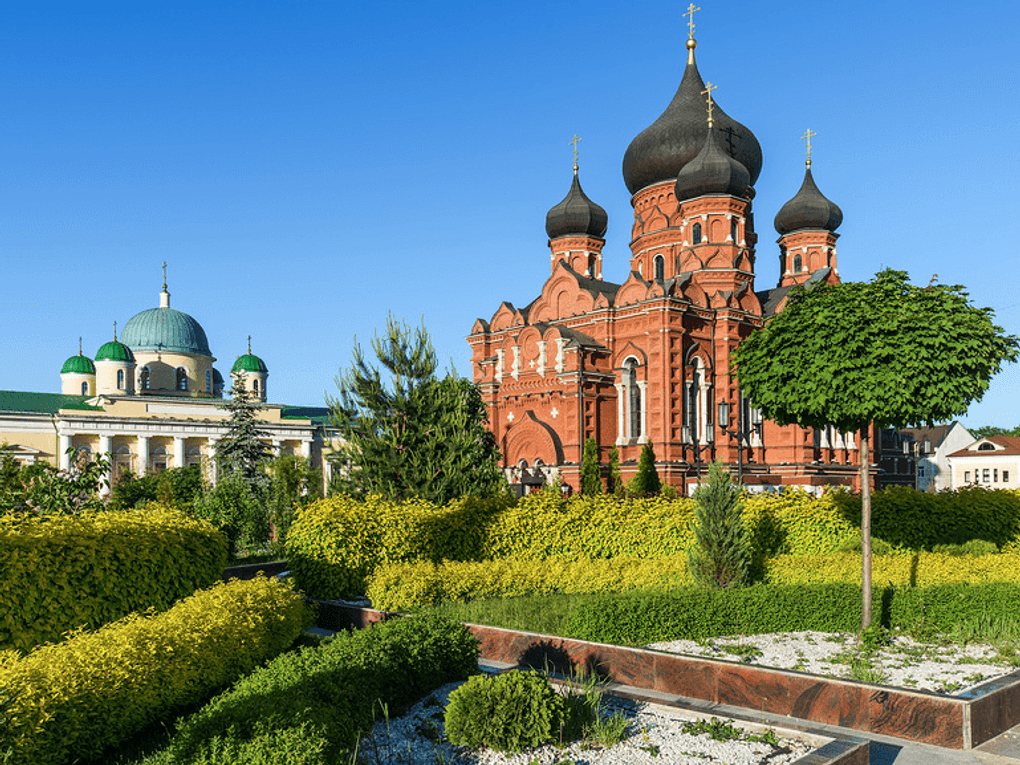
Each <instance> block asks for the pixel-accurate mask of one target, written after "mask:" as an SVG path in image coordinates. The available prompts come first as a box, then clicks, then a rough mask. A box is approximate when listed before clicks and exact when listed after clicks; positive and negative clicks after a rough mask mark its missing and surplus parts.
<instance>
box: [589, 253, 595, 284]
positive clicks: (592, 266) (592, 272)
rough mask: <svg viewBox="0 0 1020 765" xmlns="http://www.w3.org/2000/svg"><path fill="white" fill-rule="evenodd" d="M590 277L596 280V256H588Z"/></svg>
mask: <svg viewBox="0 0 1020 765" xmlns="http://www.w3.org/2000/svg"><path fill="white" fill-rule="evenodd" d="M588 276H589V277H590V278H592V279H594V278H595V256H594V255H589V256H588Z"/></svg>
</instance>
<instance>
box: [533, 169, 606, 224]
mask: <svg viewBox="0 0 1020 765" xmlns="http://www.w3.org/2000/svg"><path fill="white" fill-rule="evenodd" d="M608 226H609V216H608V215H607V214H606V211H605V210H604V209H603V208H602V207H601V206H600V205H597V204H595V203H594V202H592V201H591V200H590V199H589V198H588V195H587V194H585V193H584V189H582V188H581V181H580V179H578V177H577V163H576V162H575V163H574V180H573V182H571V184H570V191H568V192H567V196H566V197H564V198H563V201H562V202H560V203H559V204H558V205H556V206H555V207H553V208H552V209H551V210H549V212H548V213H547V214H546V216H545V233H546V234H548V235H549V238H550V239H559V238H560V237H561V236H593V237H597V238H599V239H601V238H602V237H604V236H605V235H606V228H608Z"/></svg>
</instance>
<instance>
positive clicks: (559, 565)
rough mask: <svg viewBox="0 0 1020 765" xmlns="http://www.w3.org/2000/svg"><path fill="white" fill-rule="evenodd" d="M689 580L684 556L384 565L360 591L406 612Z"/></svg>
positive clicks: (381, 605) (389, 607)
mask: <svg viewBox="0 0 1020 765" xmlns="http://www.w3.org/2000/svg"><path fill="white" fill-rule="evenodd" d="M690 581H691V578H690V575H689V574H688V571H687V557H686V556H685V555H680V556H671V557H663V558H650V559H646V558H635V557H632V556H622V557H619V558H612V559H597V560H592V559H584V560H578V561H570V560H566V559H564V558H550V559H547V560H508V559H504V560H492V561H481V562H458V561H444V562H443V563H438V564H436V563H430V562H423V563H387V564H383V565H382V566H379V568H377V569H376V570H375V573H373V574H372V577H371V579H370V580H369V583H368V591H367V593H366V594H367V595H368V597H369V598H370V599H371V601H372V605H373V606H374V607H375V608H381V609H385V610H389V611H406V610H408V609H411V608H417V607H420V606H434V605H437V604H439V603H443V602H447V601H454V602H460V603H463V602H467V601H469V600H476V599H483V598H506V597H513V596H515V595H525V594H531V593H537V594H550V593H555V592H563V593H589V592H624V591H627V590H635V589H647V588H651V587H669V586H672V585H677V584H689V583H690Z"/></svg>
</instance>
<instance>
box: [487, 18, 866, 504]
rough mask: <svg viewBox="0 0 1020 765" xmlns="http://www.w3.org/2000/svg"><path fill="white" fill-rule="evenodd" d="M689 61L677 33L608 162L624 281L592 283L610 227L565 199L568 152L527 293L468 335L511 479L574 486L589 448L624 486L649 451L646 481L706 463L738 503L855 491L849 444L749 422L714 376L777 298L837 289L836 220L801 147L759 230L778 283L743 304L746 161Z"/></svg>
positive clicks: (748, 292) (754, 149) (678, 476)
mask: <svg viewBox="0 0 1020 765" xmlns="http://www.w3.org/2000/svg"><path fill="white" fill-rule="evenodd" d="M695 48H696V43H695V41H694V38H693V25H692V34H691V37H690V39H689V40H688V42H687V49H688V57H687V65H686V69H685V71H684V74H683V78H682V80H681V82H680V85H679V88H678V90H677V92H676V95H675V96H674V97H673V100H672V101H671V102H670V103H669V105H668V106H667V107H666V109H665V111H664V112H663V113H662V115H661V116H660V117H659V118H658V119H657V120H655V122H653V123H652V124H651V125H650V126H649V127H648V128H647V129H645V130H644V131H643V132H642V133H640V134H639V135H638V136H637V137H636V138H635V139H634V140H633V141H632V142H631V144H630V146H629V147H628V149H627V151H626V154H625V155H624V158H623V176H624V181H625V183H626V185H627V188H628V189H629V191H630V193H631V195H632V197H631V204H632V206H633V208H634V222H633V227H632V229H631V240H630V249H631V256H630V269H629V274H628V275H627V277H626V279H625V280H624V281H623V282H622V283H614V282H610V281H608V280H606V279H605V278H604V276H603V259H602V249H603V246H604V244H605V238H604V236H605V233H606V230H607V223H608V216H607V213H606V211H605V210H604V209H603V208H602V207H600V206H599V205H598V204H596V203H595V202H593V201H592V200H591V199H589V198H588V197H587V195H586V194H585V193H584V191H583V189H582V188H581V183H580V180H579V177H578V168H577V163H576V154H575V164H574V176H573V180H572V183H571V186H570V190H569V192H568V193H567V196H566V198H564V200H563V201H562V202H560V203H559V204H557V205H556V206H554V207H553V208H552V209H551V210H550V211H549V213H548V215H547V217H546V233H547V234H548V237H549V242H548V244H549V249H550V263H551V273H550V276H549V278H548V279H547V280H546V282H545V284H544V285H543V287H542V289H541V294H539V296H538V297H537V298H536V299H535V300H533V301H532V302H530V303H529V304H528V305H526V306H524V307H522V308H517V307H515V306H514V305H512V304H511V303H508V302H504V303H503V304H502V305H500V306H499V308H498V309H497V310H496V312H495V313H494V314H493V316H492V318H491V319H489V320H488V321H486V320H483V319H478V320H477V321H476V322H475V324H474V326H473V328H472V330H471V334H470V335H469V336H468V338H467V340H468V343H469V344H470V346H471V349H472V372H473V376H474V380H475V382H476V383H478V384H479V386H480V387H481V390H482V395H483V397H484V398H485V400H486V402H487V404H488V406H489V420H490V428H491V429H492V431H493V432H494V434H495V436H496V439H497V442H498V444H499V448H500V451H501V454H502V458H503V465H504V470H505V471H506V473H507V475H508V477H509V478H510V480H511V481H512V482H515V483H517V482H523V483H532V484H534V483H539V482H541V481H546V480H550V479H552V478H559V479H560V480H561V481H563V482H564V483H565V484H569V485H571V486H573V487H574V488H575V489H576V488H577V487H578V485H579V480H580V476H579V472H580V463H581V455H582V451H583V445H584V442H585V440H586V439H587V438H589V437H591V438H594V439H595V441H596V443H597V444H598V445H599V458H600V463H601V464H602V465H603V467H605V466H606V465H607V463H608V459H609V452H610V450H611V449H612V448H613V447H614V446H615V447H616V448H617V450H618V451H619V455H620V460H621V468H622V473H623V477H624V478H625V479H627V478H628V477H629V476H631V475H633V473H634V472H635V471H636V466H637V460H638V457H639V455H640V452H641V450H642V449H643V447H644V445H645V444H651V445H652V447H653V449H654V452H655V456H656V467H657V470H658V472H659V476H660V478H661V479H662V480H663V481H664V482H666V483H669V484H672V485H674V486H676V487H678V488H679V489H680V490H681V491H689V490H692V489H693V487H694V485H695V484H696V483H697V482H698V481H699V480H700V476H701V475H702V474H703V472H704V468H705V465H706V464H707V463H709V462H712V461H713V460H718V461H721V462H723V463H726V464H727V465H728V466H729V467H730V468H731V469H732V470H733V471H734V472H736V473H739V474H740V476H741V478H742V479H743V481H744V483H745V484H746V485H747V486H748V488H749V489H750V490H752V491H754V490H759V491H761V490H770V489H778V488H781V487H784V486H794V485H796V486H802V487H804V488H807V489H808V490H813V491H818V490H820V489H821V487H823V486H826V485H832V484H843V485H853V484H854V481H855V479H856V472H857V466H856V459H857V452H856V444H855V437H854V435H853V434H842V433H837V432H834V431H833V430H832V429H827V430H823V431H814V430H808V429H803V428H799V427H796V426H786V427H781V426H779V425H777V424H775V423H773V422H769V421H763V420H762V418H761V416H760V414H759V413H758V411H757V410H756V409H755V407H754V405H753V402H751V401H749V400H747V399H746V398H744V397H743V396H742V395H741V393H740V391H739V390H738V388H737V385H736V381H735V380H734V379H733V378H731V376H730V373H729V356H730V352H731V351H732V350H733V349H734V348H735V347H736V346H737V344H738V343H740V341H741V340H742V339H743V338H745V337H747V336H748V334H750V333H751V332H754V331H755V330H756V329H757V328H759V327H761V326H762V324H763V322H765V321H767V320H768V318H769V317H770V316H772V315H774V314H775V313H776V312H777V311H779V310H781V309H782V306H783V303H784V301H785V298H786V295H787V294H788V293H789V291H790V289H792V288H793V286H795V285H798V284H804V283H807V282H820V281H824V282H829V283H835V282H837V281H838V280H839V272H838V270H837V263H836V239H837V236H838V235H837V234H836V229H837V227H838V226H839V225H840V223H841V221H842V212H841V211H840V209H839V208H838V207H837V206H836V205H835V204H833V203H832V202H830V201H829V200H828V199H826V198H825V197H824V196H823V195H822V193H821V192H820V191H819V190H818V187H817V186H816V185H815V182H814V179H813V177H812V174H811V161H810V149H809V153H808V162H807V170H806V172H805V177H804V182H803V185H802V186H801V188H800V190H799V191H798V192H797V194H796V195H794V196H793V198H791V199H790V201H789V202H787V203H786V204H785V205H784V206H783V207H782V209H780V210H779V211H778V213H777V214H776V215H775V221H774V223H775V228H776V230H777V232H778V233H779V256H780V262H781V264H782V269H781V277H780V280H779V283H778V285H776V286H775V287H774V288H771V289H764V290H759V289H756V286H755V273H754V269H755V260H756V254H757V253H756V248H757V244H758V235H757V234H756V232H755V223H754V214H753V211H752V203H753V200H754V196H755V192H754V184H755V182H756V181H757V179H758V175H759V173H760V171H761V167H762V151H761V147H760V145H759V143H758V140H757V139H756V138H755V136H754V134H753V133H752V132H751V131H750V130H749V129H748V128H746V127H745V126H744V125H742V124H740V123H739V122H737V121H736V120H734V119H732V118H731V117H730V116H729V115H727V114H726V113H725V112H723V110H722V109H720V108H719V106H718V105H717V104H715V103H714V100H713V97H712V92H711V91H712V89H713V88H712V86H706V85H705V82H704V80H703V79H702V77H701V74H700V73H699V71H698V67H697V64H696V62H695V55H694V52H695ZM807 137H808V146H809V147H810V132H809V134H808V136H807Z"/></svg>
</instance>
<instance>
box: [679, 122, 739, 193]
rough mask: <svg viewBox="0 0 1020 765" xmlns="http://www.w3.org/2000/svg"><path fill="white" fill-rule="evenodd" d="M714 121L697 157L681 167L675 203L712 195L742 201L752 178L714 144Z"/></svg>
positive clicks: (709, 123) (736, 161)
mask: <svg viewBox="0 0 1020 765" xmlns="http://www.w3.org/2000/svg"><path fill="white" fill-rule="evenodd" d="M712 128H713V119H712V117H711V116H709V119H708V133H707V134H706V136H705V143H704V145H703V146H702V147H701V151H700V152H698V155H697V156H696V157H695V158H694V159H692V160H691V161H690V162H688V163H687V164H686V165H684V167H683V169H682V170H681V171H680V175H678V176H677V179H676V185H675V187H674V190H675V193H676V200H677V202H686V201H687V200H688V199H694V198H696V197H705V196H712V195H726V196H731V197H740V198H745V197H746V196H747V187H748V186H749V185H750V182H751V175H750V173H748V172H747V168H746V167H744V166H743V165H742V164H741V163H740V161H739V160H736V159H734V158H733V157H731V156H730V155H729V154H727V153H726V152H724V151H723V150H722V149H721V148H720V147H719V144H718V142H717V141H716V137H715V131H714V130H713V129H712Z"/></svg>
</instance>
